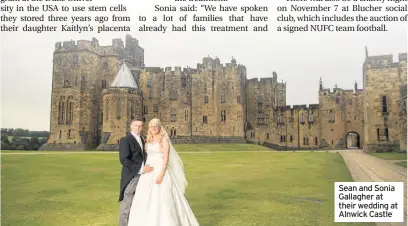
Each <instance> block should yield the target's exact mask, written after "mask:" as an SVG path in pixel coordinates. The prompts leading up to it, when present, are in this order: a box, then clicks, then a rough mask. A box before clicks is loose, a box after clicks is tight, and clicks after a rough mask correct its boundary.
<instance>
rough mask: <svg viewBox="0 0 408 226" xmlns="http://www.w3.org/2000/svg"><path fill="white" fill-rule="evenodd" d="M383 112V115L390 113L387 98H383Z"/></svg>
mask: <svg viewBox="0 0 408 226" xmlns="http://www.w3.org/2000/svg"><path fill="white" fill-rule="evenodd" d="M382 112H383V113H386V112H388V107H387V97H386V96H382Z"/></svg>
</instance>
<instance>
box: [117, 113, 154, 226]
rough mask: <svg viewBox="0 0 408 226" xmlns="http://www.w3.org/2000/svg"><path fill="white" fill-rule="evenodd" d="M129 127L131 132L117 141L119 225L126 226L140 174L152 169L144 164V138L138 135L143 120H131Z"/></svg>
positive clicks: (145, 155)
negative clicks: (119, 166)
mask: <svg viewBox="0 0 408 226" xmlns="http://www.w3.org/2000/svg"><path fill="white" fill-rule="evenodd" d="M130 129H131V132H130V133H129V134H128V135H127V136H125V137H122V138H121V139H120V143H119V160H120V163H121V164H122V174H121V178H120V194H119V202H120V210H119V226H127V224H128V220H129V211H130V207H131V206H132V201H133V196H134V194H135V190H136V185H137V182H138V181H139V177H140V174H142V173H148V172H151V171H152V170H153V168H152V167H151V166H148V165H147V166H144V164H145V163H146V157H147V154H146V153H145V152H144V144H145V143H144V140H143V139H142V138H141V136H140V133H141V132H142V129H143V121H142V120H140V119H135V120H132V122H131V123H130Z"/></svg>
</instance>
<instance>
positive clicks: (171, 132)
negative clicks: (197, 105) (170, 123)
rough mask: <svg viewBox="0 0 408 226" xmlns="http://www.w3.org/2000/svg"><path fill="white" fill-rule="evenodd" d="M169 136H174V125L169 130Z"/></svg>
mask: <svg viewBox="0 0 408 226" xmlns="http://www.w3.org/2000/svg"><path fill="white" fill-rule="evenodd" d="M170 136H176V129H175V128H174V127H173V128H171V130H170Z"/></svg>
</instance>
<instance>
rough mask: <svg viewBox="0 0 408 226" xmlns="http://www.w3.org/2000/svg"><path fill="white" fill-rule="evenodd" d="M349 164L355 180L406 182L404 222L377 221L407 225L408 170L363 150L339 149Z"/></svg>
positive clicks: (387, 225)
mask: <svg viewBox="0 0 408 226" xmlns="http://www.w3.org/2000/svg"><path fill="white" fill-rule="evenodd" d="M338 152H339V153H340V154H341V155H342V156H343V159H344V161H345V162H346V164H347V167H348V168H349V170H350V174H351V176H352V177H353V179H354V181H358V182H402V181H403V182H404V198H405V202H404V213H405V214H404V221H405V222H404V223H377V225H378V226H400V225H401V226H402V225H404V226H406V225H407V223H406V222H407V201H408V200H407V170H406V168H404V167H401V166H398V165H396V164H395V163H393V162H392V161H387V160H383V159H380V158H377V157H374V156H371V155H368V154H366V153H364V152H363V151H362V150H344V151H338Z"/></svg>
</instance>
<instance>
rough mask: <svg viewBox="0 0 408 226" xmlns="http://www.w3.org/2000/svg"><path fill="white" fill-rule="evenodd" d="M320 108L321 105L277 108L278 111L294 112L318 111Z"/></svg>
mask: <svg viewBox="0 0 408 226" xmlns="http://www.w3.org/2000/svg"><path fill="white" fill-rule="evenodd" d="M319 107H320V105H319V104H309V105H306V104H301V105H286V106H278V107H276V109H277V110H280V111H294V110H298V111H300V110H305V111H309V110H318V109H319Z"/></svg>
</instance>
